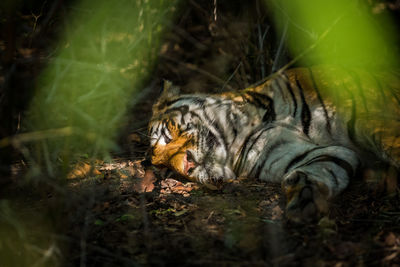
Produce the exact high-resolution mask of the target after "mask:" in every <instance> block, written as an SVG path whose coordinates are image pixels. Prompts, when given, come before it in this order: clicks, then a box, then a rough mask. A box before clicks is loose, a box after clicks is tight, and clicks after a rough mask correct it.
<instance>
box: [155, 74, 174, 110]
mask: <svg viewBox="0 0 400 267" xmlns="http://www.w3.org/2000/svg"><path fill="white" fill-rule="evenodd" d="M179 93H180V88H179V87H178V86H175V85H173V84H172V82H171V81H168V80H164V84H163V88H162V92H161V95H160V97H159V98H158V99H157V102H156V103H155V104H154V106H153V113H157V112H158V111H161V110H162V109H163V108H164V107H165V104H166V103H167V102H168V101H169V100H171V99H172V98H174V97H175V96H178V95H179Z"/></svg>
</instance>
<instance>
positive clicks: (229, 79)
mask: <svg viewBox="0 0 400 267" xmlns="http://www.w3.org/2000/svg"><path fill="white" fill-rule="evenodd" d="M240 66H242V61H240V63H239V65H237V67H236V69H235V70H234V71H233V72H232V74H231V76H229V78H228V79H227V80H226V82H225V83H224V85H223V86H222V88H221V91H222V90H224V88H225V86H226V85H227V84H228V83H229V82H230V81H231V80H232V78H233V76H234V75H235V73H236V72H237V71H238V69H239V68H240Z"/></svg>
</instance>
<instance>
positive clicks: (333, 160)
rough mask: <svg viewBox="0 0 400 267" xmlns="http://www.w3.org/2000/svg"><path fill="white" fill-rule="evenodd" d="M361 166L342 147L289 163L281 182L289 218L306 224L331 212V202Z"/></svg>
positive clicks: (309, 153) (308, 154) (310, 153)
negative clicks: (329, 202)
mask: <svg viewBox="0 0 400 267" xmlns="http://www.w3.org/2000/svg"><path fill="white" fill-rule="evenodd" d="M357 166H358V158H357V156H356V153H355V152H354V151H352V150H350V149H347V148H344V147H340V146H330V147H322V148H321V147H316V148H314V149H312V150H309V151H306V152H305V153H304V154H301V155H298V156H297V157H296V158H294V159H292V160H291V162H290V163H289V165H288V167H287V169H288V171H287V172H286V175H285V176H284V179H283V182H282V189H283V191H284V193H285V195H286V201H287V204H286V217H287V218H288V219H289V220H291V221H294V222H307V221H311V220H313V219H315V218H318V217H319V216H321V215H322V214H325V213H327V211H328V201H329V200H330V199H331V198H332V197H334V196H336V195H337V194H339V193H340V192H341V191H342V190H343V189H344V188H346V186H347V185H348V182H349V179H350V178H351V177H352V176H353V175H354V173H355V171H356V168H357Z"/></svg>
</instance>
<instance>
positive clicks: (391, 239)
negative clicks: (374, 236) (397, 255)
mask: <svg viewBox="0 0 400 267" xmlns="http://www.w3.org/2000/svg"><path fill="white" fill-rule="evenodd" d="M396 239H397V238H396V235H395V234H394V233H392V232H390V233H389V234H388V235H387V236H386V237H385V244H386V246H388V247H392V246H394V245H395V244H396Z"/></svg>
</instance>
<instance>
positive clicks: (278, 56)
mask: <svg viewBox="0 0 400 267" xmlns="http://www.w3.org/2000/svg"><path fill="white" fill-rule="evenodd" d="M288 25H289V20H286V23H285V27H284V28H283V33H282V37H281V41H280V42H279V47H278V51H277V52H276V55H275V60H274V64H273V65H272V69H271V73H274V72H275V71H276V70H277V69H278V64H279V58H280V57H281V53H282V49H283V45H284V43H285V39H286V34H287V29H288Z"/></svg>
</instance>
